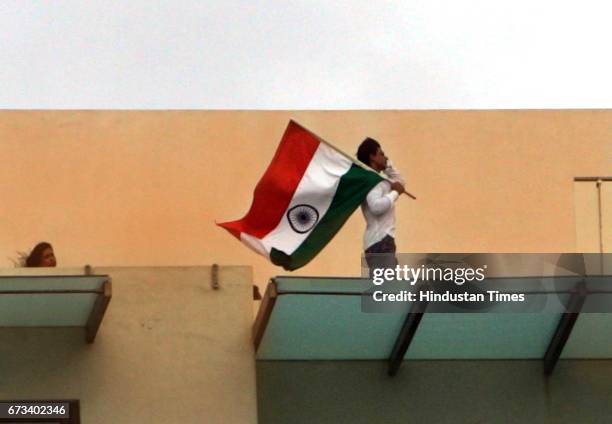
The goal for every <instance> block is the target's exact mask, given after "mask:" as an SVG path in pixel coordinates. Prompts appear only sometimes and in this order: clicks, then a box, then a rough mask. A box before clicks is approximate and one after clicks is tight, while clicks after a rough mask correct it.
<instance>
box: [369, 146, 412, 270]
mask: <svg viewBox="0 0 612 424" xmlns="http://www.w3.org/2000/svg"><path fill="white" fill-rule="evenodd" d="M357 159H359V160H360V161H361V162H363V163H365V164H366V165H368V166H370V167H371V168H372V169H374V170H375V171H377V172H381V171H382V172H384V174H385V175H386V176H387V177H389V179H390V181H387V180H384V181H381V182H379V183H378V184H376V186H374V188H372V190H370V192H369V193H368V195H367V196H366V198H365V200H364V201H363V203H362V204H361V211H362V212H363V216H364V217H365V220H366V230H365V234H364V237H363V249H364V251H365V258H366V261H367V263H368V267H369V269H370V275H371V274H372V270H373V269H374V268H395V266H396V265H397V259H396V257H395V251H396V247H395V201H396V200H397V199H398V197H399V196H400V195H401V194H402V193H404V192H405V190H404V179H403V178H402V176H401V175H400V173H399V172H398V171H396V170H395V169H394V168H393V166H392V164H391V161H389V159H388V158H387V156H385V153H384V152H383V151H382V149H381V147H380V144H379V143H378V142H377V141H376V140H374V139H373V138H369V137H368V138H366V139H365V140H363V142H362V143H361V144H360V145H359V148H358V149H357Z"/></svg>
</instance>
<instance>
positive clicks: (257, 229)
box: [217, 121, 320, 239]
mask: <svg viewBox="0 0 612 424" xmlns="http://www.w3.org/2000/svg"><path fill="white" fill-rule="evenodd" d="M319 143H320V142H319V140H317V139H316V138H315V136H314V135H312V134H311V133H310V132H309V131H307V130H306V129H304V128H302V127H301V126H300V125H299V124H297V123H295V122H294V121H290V122H289V125H288V126H287V129H286V130H285V133H284V134H283V138H282V139H281V142H280V144H279V146H278V148H277V149H276V153H275V154H274V158H273V159H272V162H271V163H270V165H269V166H268V169H267V170H266V172H265V173H264V175H263V177H262V178H261V180H260V181H259V183H258V184H257V186H256V187H255V192H254V193H253V203H252V204H251V208H250V209H249V212H248V213H247V214H246V216H245V217H244V218H242V219H240V220H238V221H232V222H224V223H220V224H217V225H219V226H221V227H223V228H225V229H226V230H228V231H229V232H230V233H232V234H233V235H234V236H235V237H237V238H240V233H247V234H249V235H251V236H253V237H256V238H259V239H261V238H263V237H265V236H266V235H267V234H268V233H269V232H270V231H272V230H274V229H275V228H276V227H277V226H278V224H279V222H280V220H281V219H282V218H283V217H284V214H285V211H286V210H287V207H288V206H289V203H290V202H291V199H292V198H293V193H294V192H295V190H296V188H297V186H298V184H299V183H300V181H301V180H302V177H303V175H304V173H305V172H306V169H307V168H308V165H309V163H310V161H311V160H312V157H313V155H314V154H315V152H316V150H317V147H318V146H319Z"/></svg>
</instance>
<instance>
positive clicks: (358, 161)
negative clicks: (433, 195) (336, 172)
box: [289, 119, 416, 200]
mask: <svg viewBox="0 0 612 424" xmlns="http://www.w3.org/2000/svg"><path fill="white" fill-rule="evenodd" d="M289 121H290V122H293V123H294V124H295V125H297V126H299V127H300V128H302V129H303V130H305V131H308V132H309V133H310V134H312V135H313V136H314V137H316V138H317V139H318V140H319V141H320V142H321V143H324V144H326V145H328V146H329V147H331V148H332V149H334V150H335V151H337V152H338V153H340V154H341V155H342V156H344V157H346V158H347V159H348V160H350V161H351V162H353V163H354V164H355V165H357V166H360V167H362V168H363V169H366V170H368V171H372V172H375V173H377V174H379V173H378V172H376V170H375V169H373V168H371V167H369V166H368V165H366V164H365V163H363V162H361V161H360V160H358V159H355V158H354V157H352V156H350V155H349V154H347V153H345V152H343V151H342V150H340V149H339V148H338V147H336V146H334V145H333V144H331V143H329V142H328V141H325V140H324V139H322V138H321V137H319V136H318V135H317V134H315V133H313V132H312V131H310V130H309V129H308V128H306V127H304V126H302V125H300V124H299V123H297V122H296V121H294V120H293V119H290V120H289ZM379 175H380V174H379ZM381 177H382V178H383V179H385V180H387V181H389V182H391V180H390V179H389V178H388V177H387V176H386V175H381ZM404 194H405V195H406V196H408V197H411V198H412V199H414V200H416V197H415V196H414V195H413V194H411V193H408V192H407V191H404Z"/></svg>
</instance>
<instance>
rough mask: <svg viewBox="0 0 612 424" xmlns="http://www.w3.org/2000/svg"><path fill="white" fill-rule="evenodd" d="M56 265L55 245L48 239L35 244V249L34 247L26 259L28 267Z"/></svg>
mask: <svg viewBox="0 0 612 424" xmlns="http://www.w3.org/2000/svg"><path fill="white" fill-rule="evenodd" d="M56 265H57V263H56V261H55V253H53V246H51V244H49V243H47V242H46V241H42V242H40V243H38V244H37V245H36V246H34V249H32V251H31V252H30V255H29V256H28V257H27V258H26V260H25V266H26V267H54V266H56Z"/></svg>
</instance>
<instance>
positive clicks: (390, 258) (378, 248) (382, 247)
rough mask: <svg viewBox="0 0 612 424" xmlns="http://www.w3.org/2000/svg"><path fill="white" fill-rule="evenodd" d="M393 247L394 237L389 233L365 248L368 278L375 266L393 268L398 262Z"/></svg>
mask: <svg viewBox="0 0 612 424" xmlns="http://www.w3.org/2000/svg"><path fill="white" fill-rule="evenodd" d="M395 249H396V248H395V239H394V238H393V237H391V236H389V235H387V236H385V238H383V239H382V240H381V241H379V242H377V243H374V244H373V245H372V246H370V247H368V248H367V249H366V251H365V259H366V262H367V263H368V268H369V269H370V278H372V272H373V270H374V269H375V268H393V269H395V267H396V266H397V264H398V262H397V258H396V257H395Z"/></svg>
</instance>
